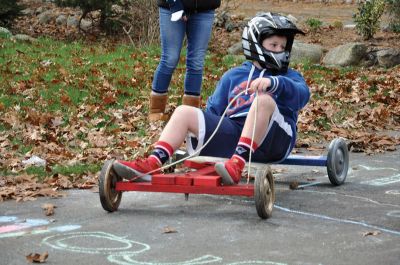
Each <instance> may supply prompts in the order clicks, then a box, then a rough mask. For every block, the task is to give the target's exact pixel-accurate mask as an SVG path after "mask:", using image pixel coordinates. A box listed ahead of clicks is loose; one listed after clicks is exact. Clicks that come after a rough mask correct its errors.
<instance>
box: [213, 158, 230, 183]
mask: <svg viewBox="0 0 400 265" xmlns="http://www.w3.org/2000/svg"><path fill="white" fill-rule="evenodd" d="M214 168H215V171H217V173H218V175H219V176H220V177H221V182H222V183H223V184H224V185H234V184H235V182H234V181H233V179H232V178H231V176H230V175H229V173H228V171H227V170H226V168H225V165H224V163H216V164H215V167H214Z"/></svg>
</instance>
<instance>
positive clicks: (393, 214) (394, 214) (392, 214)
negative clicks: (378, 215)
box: [386, 211, 400, 217]
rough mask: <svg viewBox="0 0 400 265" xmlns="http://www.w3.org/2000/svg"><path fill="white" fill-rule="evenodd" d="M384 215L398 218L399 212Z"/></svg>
mask: <svg viewBox="0 0 400 265" xmlns="http://www.w3.org/2000/svg"><path fill="white" fill-rule="evenodd" d="M386 215H387V216H391V217H400V211H390V212H388V213H387V214H386Z"/></svg>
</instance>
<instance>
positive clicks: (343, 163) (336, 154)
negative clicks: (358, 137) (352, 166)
mask: <svg viewBox="0 0 400 265" xmlns="http://www.w3.org/2000/svg"><path fill="white" fill-rule="evenodd" d="M326 164H327V165H326V167H327V170H328V177H329V180H330V181H331V183H332V184H333V185H336V186H339V185H341V184H343V183H344V181H345V180H346V177H347V171H348V169H349V151H348V149H347V144H346V142H345V141H344V140H343V139H342V138H337V139H334V140H333V141H332V142H331V143H330V145H329V150H328V157H327V163H326Z"/></svg>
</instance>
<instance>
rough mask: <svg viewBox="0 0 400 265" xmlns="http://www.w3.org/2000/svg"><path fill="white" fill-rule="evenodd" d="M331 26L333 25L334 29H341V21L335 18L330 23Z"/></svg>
mask: <svg viewBox="0 0 400 265" xmlns="http://www.w3.org/2000/svg"><path fill="white" fill-rule="evenodd" d="M332 27H334V28H335V29H343V22H342V21H339V20H336V21H334V22H333V23H332Z"/></svg>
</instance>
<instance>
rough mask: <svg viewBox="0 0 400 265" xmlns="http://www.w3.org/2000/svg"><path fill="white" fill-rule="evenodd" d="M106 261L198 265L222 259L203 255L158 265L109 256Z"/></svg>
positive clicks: (124, 264) (133, 264)
mask: <svg viewBox="0 0 400 265" xmlns="http://www.w3.org/2000/svg"><path fill="white" fill-rule="evenodd" d="M107 259H108V261H110V262H112V263H116V264H119V265H200V264H208V263H214V262H220V261H221V260H222V258H220V257H216V256H212V255H204V256H201V257H199V258H196V259H192V260H186V261H181V262H171V263H158V262H142V261H137V260H133V259H132V258H131V256H130V255H123V256H121V255H118V254H117V255H110V256H108V257H107Z"/></svg>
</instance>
